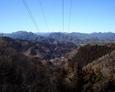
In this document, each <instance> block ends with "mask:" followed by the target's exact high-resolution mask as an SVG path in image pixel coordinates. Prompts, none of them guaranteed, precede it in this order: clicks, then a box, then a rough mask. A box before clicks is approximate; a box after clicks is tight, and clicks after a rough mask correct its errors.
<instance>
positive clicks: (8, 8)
mask: <svg viewBox="0 0 115 92" xmlns="http://www.w3.org/2000/svg"><path fill="white" fill-rule="evenodd" d="M22 1H23V0H0V32H15V31H19V30H24V31H25V30H26V31H32V32H58V31H59V32H85V33H87V32H88V33H89V32H114V31H115V0H72V7H71V17H70V5H71V4H70V2H71V0H65V1H64V4H65V5H64V6H65V10H64V15H65V16H64V30H63V16H62V15H63V13H62V12H63V8H62V5H63V4H62V0H41V2H42V5H41V6H40V3H39V0H26V2H27V4H28V6H29V9H30V11H31V12H32V15H33V18H34V19H35V21H36V22H37V26H38V28H39V30H37V29H36V27H35V25H34V24H33V22H32V19H31V18H30V16H29V14H28V12H27V9H26V8H25V7H24V4H23V2H22ZM69 25H70V27H69Z"/></svg>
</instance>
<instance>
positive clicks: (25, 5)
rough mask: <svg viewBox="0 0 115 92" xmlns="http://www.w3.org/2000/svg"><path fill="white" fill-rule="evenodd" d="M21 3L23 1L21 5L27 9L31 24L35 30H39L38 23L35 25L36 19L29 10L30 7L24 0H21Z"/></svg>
mask: <svg viewBox="0 0 115 92" xmlns="http://www.w3.org/2000/svg"><path fill="white" fill-rule="evenodd" d="M22 3H23V5H24V7H25V8H26V10H27V12H28V15H29V16H30V19H31V20H32V22H33V24H34V26H35V28H36V30H37V31H38V32H39V31H40V29H39V27H38V25H37V22H36V20H35V18H34V16H33V14H32V12H31V10H30V8H29V6H28V4H27V2H26V0H22Z"/></svg>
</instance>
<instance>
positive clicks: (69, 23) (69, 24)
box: [68, 0, 72, 32]
mask: <svg viewBox="0 0 115 92" xmlns="http://www.w3.org/2000/svg"><path fill="white" fill-rule="evenodd" d="M71 13H72V0H70V7H69V18H68V19H69V21H68V32H69V31H70V26H71Z"/></svg>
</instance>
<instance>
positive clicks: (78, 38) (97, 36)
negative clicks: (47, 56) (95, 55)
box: [0, 31, 115, 45]
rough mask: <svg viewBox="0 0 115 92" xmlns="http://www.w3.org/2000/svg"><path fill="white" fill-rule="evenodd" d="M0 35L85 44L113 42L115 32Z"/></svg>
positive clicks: (29, 39) (30, 39)
mask: <svg viewBox="0 0 115 92" xmlns="http://www.w3.org/2000/svg"><path fill="white" fill-rule="evenodd" d="M0 36H6V37H10V38H13V39H19V40H28V41H35V42H36V41H49V42H52V41H53V42H54V41H59V42H72V43H74V44H77V45H79V44H87V43H99V42H114V41H115V33H111V32H106V33H101V32H100V33H76V32H73V33H61V32H52V33H32V32H26V31H18V32H13V33H8V34H5V33H1V34H0Z"/></svg>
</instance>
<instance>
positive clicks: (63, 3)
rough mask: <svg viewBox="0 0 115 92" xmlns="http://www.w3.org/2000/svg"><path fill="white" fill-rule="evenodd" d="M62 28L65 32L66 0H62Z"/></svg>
mask: <svg viewBox="0 0 115 92" xmlns="http://www.w3.org/2000/svg"><path fill="white" fill-rule="evenodd" d="M62 30H63V32H64V0H62Z"/></svg>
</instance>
